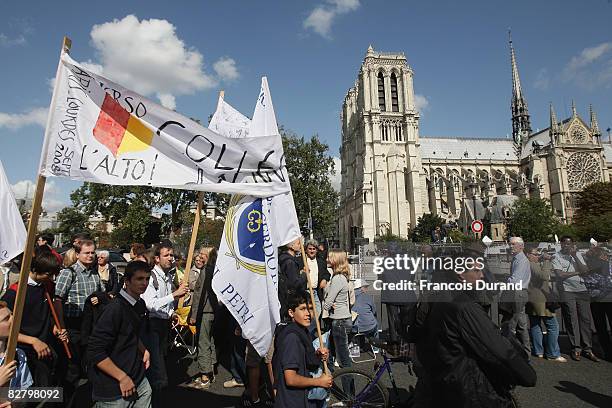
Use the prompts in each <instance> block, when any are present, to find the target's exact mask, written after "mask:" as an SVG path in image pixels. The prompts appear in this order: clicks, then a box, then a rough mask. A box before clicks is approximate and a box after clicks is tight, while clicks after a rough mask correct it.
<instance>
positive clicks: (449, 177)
mask: <svg viewBox="0 0 612 408" xmlns="http://www.w3.org/2000/svg"><path fill="white" fill-rule="evenodd" d="M510 58H511V65H512V103H511V111H512V140H510V139H501V138H480V139H475V138H434V137H427V136H420V135H419V112H418V111H417V108H416V106H415V97H414V89H413V71H412V69H411V68H410V66H408V64H407V62H406V57H405V56H404V54H403V53H400V54H396V53H384V52H376V51H374V49H373V48H372V46H370V47H369V48H368V50H367V53H366V55H365V58H364V61H363V64H362V65H361V69H360V70H359V74H358V77H357V81H356V82H355V86H354V87H352V88H351V89H349V91H348V93H347V95H346V97H345V99H344V103H343V106H342V114H341V121H342V145H341V161H342V169H341V175H342V184H341V191H340V199H341V203H340V206H341V208H340V214H339V218H338V235H339V239H340V244H341V245H342V246H343V247H345V248H352V247H353V246H354V244H355V239H356V238H358V237H363V238H368V239H369V240H370V242H372V241H373V240H374V239H375V238H376V236H380V235H385V234H387V233H391V234H394V235H398V236H401V237H407V236H408V234H409V231H410V229H411V228H413V227H414V226H415V225H416V223H417V219H418V218H419V217H420V216H422V215H423V214H426V213H432V214H437V215H439V216H440V217H442V218H443V219H445V220H447V221H448V222H456V223H457V225H458V227H459V228H460V229H461V230H462V231H463V232H467V231H468V230H469V228H470V225H471V222H472V221H473V220H475V219H480V220H484V221H485V225H486V227H487V229H486V230H485V231H486V232H487V233H488V234H490V237H491V238H492V239H493V240H502V239H504V235H505V224H506V220H507V217H508V214H509V208H510V207H511V206H512V203H513V202H514V201H515V200H516V199H518V198H519V197H540V198H546V199H548V200H550V203H551V204H552V207H553V209H554V211H555V213H556V214H557V215H558V217H559V218H560V219H561V220H563V221H564V222H569V221H571V219H572V216H573V214H574V209H575V204H576V193H577V192H579V191H581V190H582V189H583V188H584V187H585V186H587V185H588V184H590V183H593V182H596V181H610V180H611V177H612V142H611V141H610V140H609V139H610V138H609V137H608V139H607V140H606V141H602V132H601V130H600V129H599V125H598V123H597V117H596V115H595V112H594V110H593V108H592V107H589V111H590V117H589V120H588V122H587V121H585V120H584V119H582V118H581V117H580V116H579V115H578V114H577V112H576V107H575V106H574V105H573V104H572V115H571V117H569V118H567V119H564V120H561V121H559V120H558V119H557V117H556V114H555V111H554V108H553V106H552V105H551V106H550V126H549V127H548V128H546V129H544V130H540V131H537V132H533V131H532V128H531V120H530V117H529V112H528V109H527V101H526V99H525V95H524V94H523V91H522V89H521V83H520V78H519V73H518V68H517V62H516V56H515V51H514V48H513V45H512V41H510Z"/></svg>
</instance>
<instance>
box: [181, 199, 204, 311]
mask: <svg viewBox="0 0 612 408" xmlns="http://www.w3.org/2000/svg"><path fill="white" fill-rule="evenodd" d="M203 201H204V192H202V191H199V192H198V204H197V207H196V213H195V218H194V219H193V228H192V229H191V241H189V251H188V252H187V263H186V264H185V271H184V273H183V281H182V283H184V284H185V285H187V284H188V283H189V273H190V272H191V263H192V262H193V252H194V250H195V244H196V240H197V238H198V229H199V228H200V214H201V213H202V202H203ZM183 303H185V296H181V298H180V299H179V302H178V307H179V308H181V307H183ZM194 318H195V316H194Z"/></svg>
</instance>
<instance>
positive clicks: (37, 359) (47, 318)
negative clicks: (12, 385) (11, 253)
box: [2, 250, 68, 387]
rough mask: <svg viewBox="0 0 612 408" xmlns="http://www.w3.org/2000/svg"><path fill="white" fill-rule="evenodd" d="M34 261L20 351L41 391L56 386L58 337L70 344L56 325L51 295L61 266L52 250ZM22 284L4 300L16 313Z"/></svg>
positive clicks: (65, 334) (22, 320)
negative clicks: (25, 358)
mask: <svg viewBox="0 0 612 408" xmlns="http://www.w3.org/2000/svg"><path fill="white" fill-rule="evenodd" d="M37 252H38V253H37V254H36V256H35V257H34V259H32V266H31V272H30V275H29V277H28V287H27V289H26V298H25V304H24V310H25V311H27V313H24V314H23V316H22V318H21V328H20V330H19V338H18V342H19V348H20V349H21V350H23V351H24V353H25V355H26V357H27V361H28V366H29V368H30V372H31V373H32V377H33V379H34V385H35V386H37V387H49V386H52V385H56V384H55V381H54V379H53V376H54V373H55V369H56V367H57V362H58V352H60V353H63V351H59V345H58V343H57V342H56V339H55V337H58V338H59V339H60V340H64V341H65V340H67V338H68V334H67V331H66V330H65V329H61V330H60V329H59V328H58V327H56V326H55V325H54V323H53V319H52V315H51V309H50V308H51V305H50V304H49V302H48V299H50V294H53V293H54V287H53V282H52V280H53V277H54V276H55V275H57V274H58V273H59V270H60V264H59V263H58V261H57V259H56V257H55V256H54V255H53V254H52V253H51V252H50V251H48V250H45V251H37ZM17 288H18V284H17V283H15V284H13V285H11V287H10V288H9V289H8V291H7V292H6V294H5V295H4V297H3V298H2V300H4V301H5V302H6V303H7V305H8V307H9V309H11V311H12V310H13V307H14V304H15V298H16V296H17Z"/></svg>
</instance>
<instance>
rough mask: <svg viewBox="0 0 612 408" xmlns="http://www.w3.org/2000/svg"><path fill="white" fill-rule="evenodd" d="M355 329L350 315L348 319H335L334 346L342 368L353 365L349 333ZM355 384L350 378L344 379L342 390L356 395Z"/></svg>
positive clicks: (333, 321) (333, 329) (333, 330)
mask: <svg viewBox="0 0 612 408" xmlns="http://www.w3.org/2000/svg"><path fill="white" fill-rule="evenodd" d="M352 330H353V322H352V321H351V318H350V317H347V318H346V319H333V320H332V330H331V335H332V339H333V340H334V348H335V349H336V358H337V359H338V364H340V368H345V367H350V366H352V365H353V362H352V360H351V355H350V354H349V347H348V344H349V334H350V333H351V331H352ZM354 389H355V386H354V384H353V381H352V380H351V379H350V378H343V379H342V390H343V391H344V393H345V394H347V395H355V391H354Z"/></svg>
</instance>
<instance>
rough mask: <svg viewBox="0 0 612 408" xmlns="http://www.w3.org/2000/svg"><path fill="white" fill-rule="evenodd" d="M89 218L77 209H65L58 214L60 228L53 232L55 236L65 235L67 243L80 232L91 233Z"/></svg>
mask: <svg viewBox="0 0 612 408" xmlns="http://www.w3.org/2000/svg"><path fill="white" fill-rule="evenodd" d="M88 218H89V217H88V216H87V215H85V214H83V213H82V212H81V211H79V210H78V209H76V208H75V207H65V208H63V209H62V210H61V211H59V212H58V213H57V222H58V225H59V226H58V227H57V228H54V229H53V230H52V231H51V232H53V233H55V234H60V233H61V234H65V235H66V236H67V238H66V241H67V240H68V239H70V236H72V235H74V234H77V233H79V232H91V230H90V228H89V223H88Z"/></svg>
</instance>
